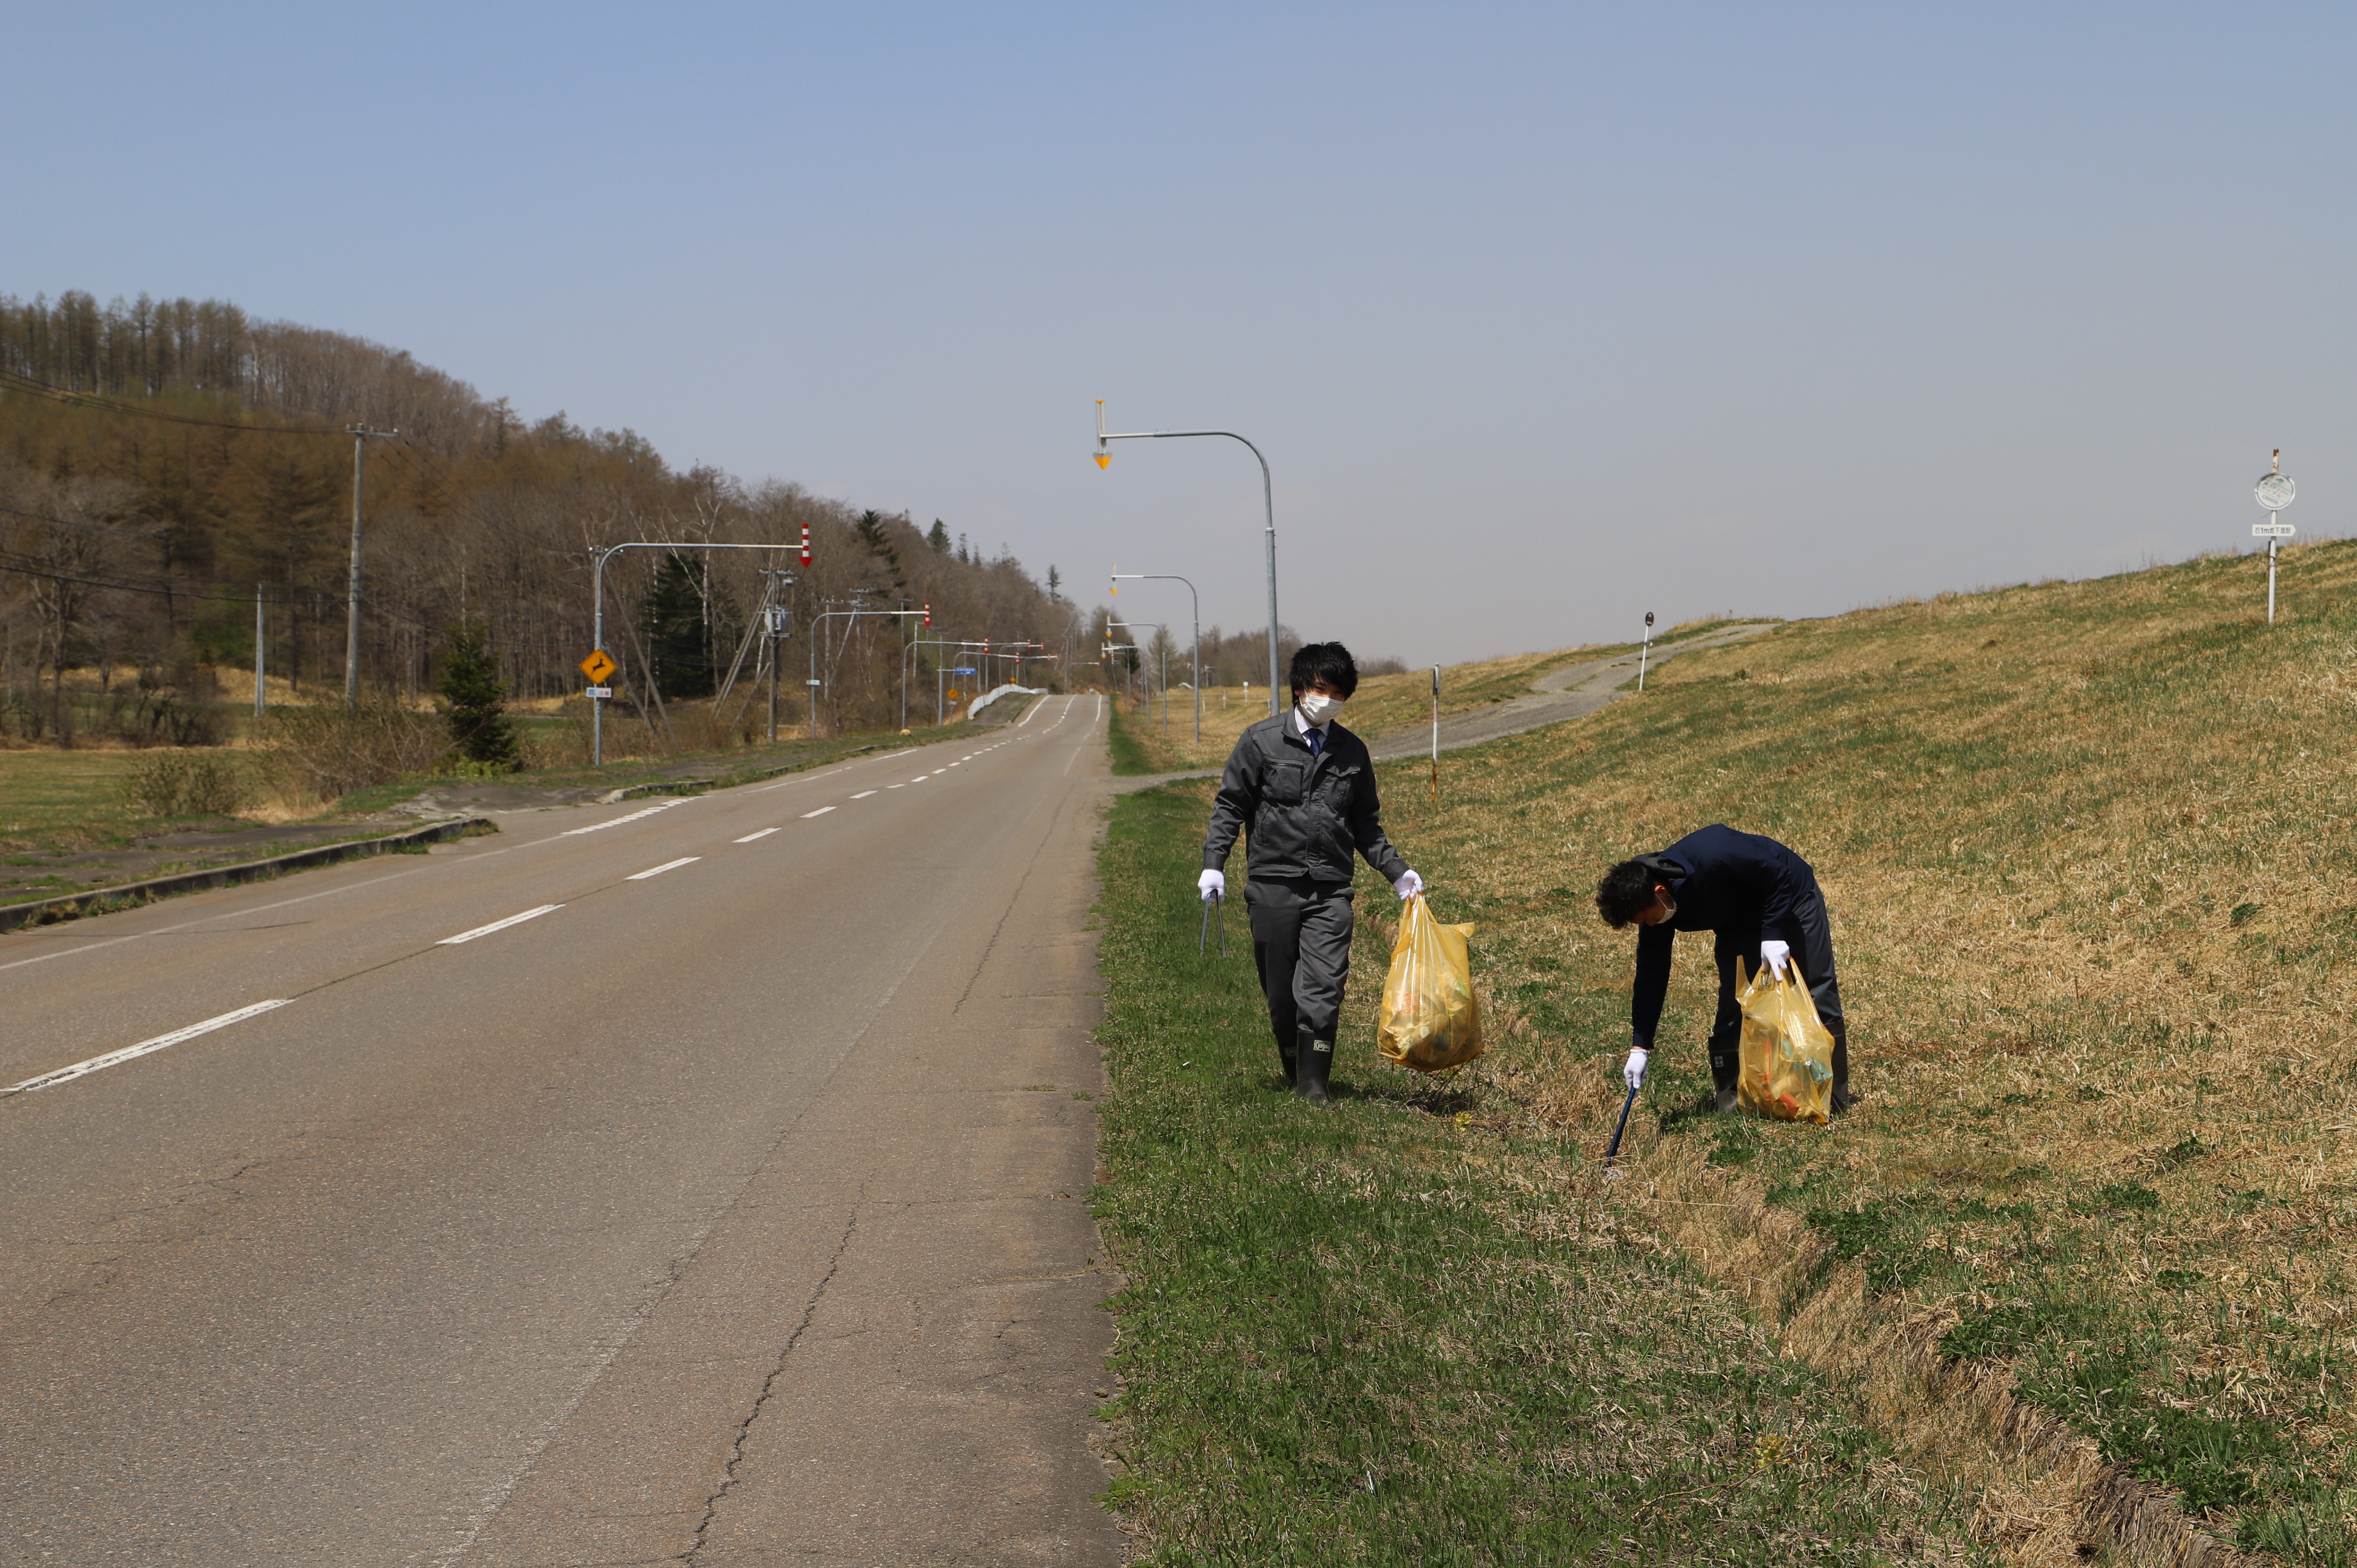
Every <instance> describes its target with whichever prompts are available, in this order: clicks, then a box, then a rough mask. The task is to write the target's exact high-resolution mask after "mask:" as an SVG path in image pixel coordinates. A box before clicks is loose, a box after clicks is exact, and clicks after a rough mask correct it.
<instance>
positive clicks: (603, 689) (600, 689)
mask: <svg viewBox="0 0 2357 1568" xmlns="http://www.w3.org/2000/svg"><path fill="white" fill-rule="evenodd" d="M613 694H614V688H613V687H611V686H592V687H590V688H589V695H590V696H591V697H593V698H600V699H602V698H606V697H610V696H612V695H613Z"/></svg>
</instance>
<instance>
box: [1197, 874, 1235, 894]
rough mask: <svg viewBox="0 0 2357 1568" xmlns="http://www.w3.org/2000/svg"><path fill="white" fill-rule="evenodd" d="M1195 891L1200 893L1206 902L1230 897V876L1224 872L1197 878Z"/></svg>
mask: <svg viewBox="0 0 2357 1568" xmlns="http://www.w3.org/2000/svg"><path fill="white" fill-rule="evenodd" d="M1195 891H1196V892H1198V893H1200V894H1201V895H1202V896H1203V897H1204V898H1205V900H1206V901H1208V900H1211V899H1213V898H1225V897H1227V896H1228V874H1227V873H1226V872H1224V871H1207V872H1205V873H1203V875H1200V876H1199V877H1197V878H1195Z"/></svg>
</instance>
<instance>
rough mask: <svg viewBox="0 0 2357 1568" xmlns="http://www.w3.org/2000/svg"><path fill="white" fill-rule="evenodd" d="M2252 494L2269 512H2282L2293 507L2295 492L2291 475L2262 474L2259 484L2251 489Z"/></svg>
mask: <svg viewBox="0 0 2357 1568" xmlns="http://www.w3.org/2000/svg"><path fill="white" fill-rule="evenodd" d="M2251 493H2252V494H2253V495H2255V496H2256V497H2258V498H2259V504H2260V505H2261V506H2263V507H2265V508H2266V509H2267V510H2269V511H2281V510H2283V509H2284V508H2286V507H2287V506H2289V505H2291V499H2292V496H2293V494H2294V493H2295V492H2294V490H2293V488H2292V482H2291V476H2290V475H2289V474H2261V475H2260V476H2259V482H2258V483H2257V484H2256V485H2254V486H2253V487H2252V488H2251Z"/></svg>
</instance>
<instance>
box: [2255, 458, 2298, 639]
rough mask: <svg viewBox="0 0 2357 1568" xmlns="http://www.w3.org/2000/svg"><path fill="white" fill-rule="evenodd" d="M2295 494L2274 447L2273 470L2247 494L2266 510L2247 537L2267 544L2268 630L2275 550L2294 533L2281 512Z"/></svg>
mask: <svg viewBox="0 0 2357 1568" xmlns="http://www.w3.org/2000/svg"><path fill="white" fill-rule="evenodd" d="M2251 494H2253V495H2254V496H2255V497H2257V498H2258V502H2259V504H2260V505H2261V506H2263V507H2265V508H2266V509H2267V521H2265V522H2255V523H2253V524H2251V537H2252V538H2254V539H2264V540H2266V542H2267V624H2268V625H2269V626H2273V625H2275V624H2276V545H2278V544H2280V543H2282V542H2284V541H2285V540H2287V539H2289V538H2290V537H2291V536H2292V535H2293V534H2294V533H2297V532H2298V529H2295V528H2294V527H2292V525H2291V524H2290V523H2287V522H2286V521H2284V520H2283V509H2284V508H2286V507H2287V506H2289V505H2291V503H2292V498H2293V497H2294V496H2295V495H2297V494H2298V489H2297V487H2295V486H2294V485H2293V484H2292V482H2291V476H2290V475H2289V474H2287V473H2285V472H2284V471H2283V448H2282V447H2280V446H2278V447H2276V455H2275V465H2274V467H2271V468H2269V469H2268V470H2267V471H2266V473H2264V474H2261V475H2260V476H2259V482H2258V483H2257V484H2256V485H2254V486H2253V487H2252V488H2251Z"/></svg>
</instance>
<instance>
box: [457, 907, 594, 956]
mask: <svg viewBox="0 0 2357 1568" xmlns="http://www.w3.org/2000/svg"><path fill="white" fill-rule="evenodd" d="M562 908H565V906H564V905H562V904H543V905H542V906H541V907H540V908H537V909H526V910H525V911H524V912H523V913H522V914H521V915H510V916H509V917H508V918H506V919H504V920H493V921H492V922H491V923H490V925H488V926H477V927H476V928H475V929H473V930H471V931H460V932H459V933H458V934H457V936H455V937H444V938H443V939H442V940H440V941H438V942H436V943H435V944H434V945H435V946H436V947H437V948H455V947H457V945H458V944H459V943H460V942H471V941H473V940H475V939H476V938H477V937H488V936H490V934H491V933H492V932H493V931H504V930H506V929H508V928H509V927H510V926H521V925H522V924H523V923H524V922H525V921H526V920H537V919H539V918H541V917H542V916H543V915H545V914H548V913H549V912H550V911H552V910H555V909H562Z"/></svg>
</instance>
